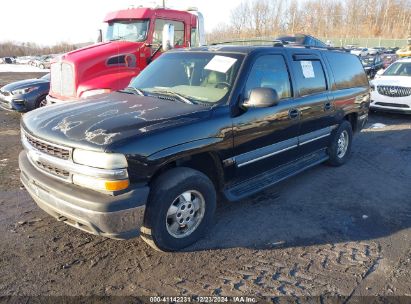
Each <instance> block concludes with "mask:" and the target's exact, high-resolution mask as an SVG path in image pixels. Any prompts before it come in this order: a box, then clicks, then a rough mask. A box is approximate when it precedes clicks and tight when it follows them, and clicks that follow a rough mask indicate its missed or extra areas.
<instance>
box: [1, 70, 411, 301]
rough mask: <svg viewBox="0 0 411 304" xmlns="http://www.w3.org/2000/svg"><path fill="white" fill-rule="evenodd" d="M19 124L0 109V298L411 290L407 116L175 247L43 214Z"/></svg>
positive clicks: (385, 122)
mask: <svg viewBox="0 0 411 304" xmlns="http://www.w3.org/2000/svg"><path fill="white" fill-rule="evenodd" d="M33 76H35V75H34V74H32V73H31V74H28V73H14V74H6V73H4V74H2V73H0V86H1V85H4V84H5V83H7V82H10V81H12V80H18V79H25V78H29V77H33ZM36 76H40V75H39V74H36ZM19 120H20V114H16V113H11V112H5V111H0V235H1V236H2V238H1V240H0V296H11V295H21V296H34V295H54V296H66V295H70V296H84V295H100V296H105V295H122V296H142V295H167V296H171V295H203V296H211V295H224V296H236V295H243V296H245V295H248V296H269V297H274V296H282V295H289V296H295V297H297V296H336V295H337V296H341V297H348V299H349V300H351V301H354V300H355V299H356V296H366V295H368V296H369V295H372V296H376V295H377V296H394V295H396V296H409V297H411V246H410V244H411V195H410V194H411V190H410V180H411V118H410V117H409V116H403V115H392V114H374V113H373V114H371V116H370V121H369V123H368V125H367V128H366V129H365V130H363V132H361V133H360V134H357V136H356V138H355V141H354V145H353V152H352V157H351V159H350V161H349V162H348V164H347V165H345V166H343V167H339V168H331V167H327V166H325V165H320V166H317V167H315V168H313V169H311V170H309V171H306V172H305V173H303V174H301V175H299V176H297V177H294V178H291V179H289V180H287V181H285V182H283V183H281V184H279V185H278V186H276V187H274V188H272V189H270V190H268V191H265V192H263V193H261V194H259V195H256V196H254V197H252V198H250V199H246V200H243V201H241V202H237V203H225V204H221V205H220V206H219V207H218V209H217V215H216V217H217V219H216V224H215V226H214V227H213V228H212V229H210V231H209V233H208V235H207V237H206V238H205V239H203V240H201V241H200V242H198V243H197V244H195V245H194V246H192V247H191V248H188V249H187V250H186V251H185V252H179V253H166V254H164V253H159V252H156V251H153V250H152V249H151V248H150V247H148V246H147V245H146V244H145V243H144V242H143V241H142V240H140V239H134V240H129V241H115V240H109V239H104V238H101V237H97V236H92V235H88V234H86V233H83V232H81V231H79V230H76V229H74V228H71V227H69V226H67V225H65V224H64V223H60V222H57V221H55V220H54V219H52V218H51V217H49V216H48V215H46V214H45V213H44V212H43V211H41V210H40V209H39V208H38V207H37V206H36V205H35V203H34V202H33V201H32V200H31V198H30V197H29V196H28V194H27V192H26V191H25V190H24V189H22V188H21V187H20V182H19V178H18V175H19V172H18V164H17V156H18V153H19V151H20V150H21V145H20V143H19ZM346 299H347V298H346ZM407 300H408V301H409V300H411V298H406V301H407Z"/></svg>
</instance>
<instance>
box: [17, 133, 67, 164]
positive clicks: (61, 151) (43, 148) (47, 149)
mask: <svg viewBox="0 0 411 304" xmlns="http://www.w3.org/2000/svg"><path fill="white" fill-rule="evenodd" d="M24 137H25V138H26V140H27V142H28V143H29V144H30V145H31V146H32V147H33V148H35V149H36V150H38V151H40V152H43V153H45V154H48V155H51V156H54V157H58V158H61V159H64V160H68V159H69V158H70V151H71V150H70V149H69V148H63V147H60V146H57V145H53V144H50V143H46V142H44V141H42V140H39V139H37V138H34V137H32V136H31V135H28V134H27V133H24Z"/></svg>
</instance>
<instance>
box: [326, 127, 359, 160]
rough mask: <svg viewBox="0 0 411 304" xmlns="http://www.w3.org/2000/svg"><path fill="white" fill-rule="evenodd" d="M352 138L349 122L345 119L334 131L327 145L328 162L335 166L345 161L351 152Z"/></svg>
mask: <svg viewBox="0 0 411 304" xmlns="http://www.w3.org/2000/svg"><path fill="white" fill-rule="evenodd" d="M352 138H353V132H352V127H351V124H350V123H349V122H348V121H346V120H345V121H343V122H342V123H341V124H340V125H339V126H338V128H337V129H336V130H335V131H334V134H333V138H332V140H331V144H330V145H329V146H328V155H329V157H330V158H329V160H328V164H330V165H332V166H336V167H337V166H341V165H343V164H345V163H346V162H347V160H348V158H349V156H350V153H351V145H352Z"/></svg>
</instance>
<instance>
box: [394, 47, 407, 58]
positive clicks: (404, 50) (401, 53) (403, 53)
mask: <svg viewBox="0 0 411 304" xmlns="http://www.w3.org/2000/svg"><path fill="white" fill-rule="evenodd" d="M395 53H396V54H397V55H398V57H400V58H401V57H411V45H406V46H404V47H403V48H401V49H399V50H397V51H396V52H395Z"/></svg>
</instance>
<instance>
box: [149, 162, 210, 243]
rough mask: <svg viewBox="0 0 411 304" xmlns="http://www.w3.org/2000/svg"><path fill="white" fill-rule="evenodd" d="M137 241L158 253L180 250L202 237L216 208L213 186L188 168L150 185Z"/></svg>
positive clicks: (206, 179) (202, 175) (199, 173)
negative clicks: (146, 244) (139, 236)
mask: <svg viewBox="0 0 411 304" xmlns="http://www.w3.org/2000/svg"><path fill="white" fill-rule="evenodd" d="M151 188H152V190H151V193H150V196H149V201H148V203H147V207H146V214H145V218H144V226H143V227H142V229H141V232H142V233H141V237H142V239H143V240H144V241H146V242H147V243H148V244H149V245H150V246H151V247H153V248H154V249H156V250H159V251H176V250H180V249H183V248H185V247H187V246H189V245H191V244H192V243H194V242H196V241H197V240H198V239H200V238H201V237H203V236H204V235H205V233H206V232H207V229H208V228H209V227H210V226H211V223H212V220H213V217H214V212H215V208H216V192H215V188H214V185H213V183H212V182H211V181H210V179H209V178H208V177H207V176H206V175H204V174H203V173H201V172H199V171H196V170H193V169H190V168H174V169H171V170H170V171H167V172H166V173H164V174H162V175H161V176H160V177H159V178H158V179H157V180H156V181H155V182H154V184H153V185H152V187H151Z"/></svg>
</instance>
